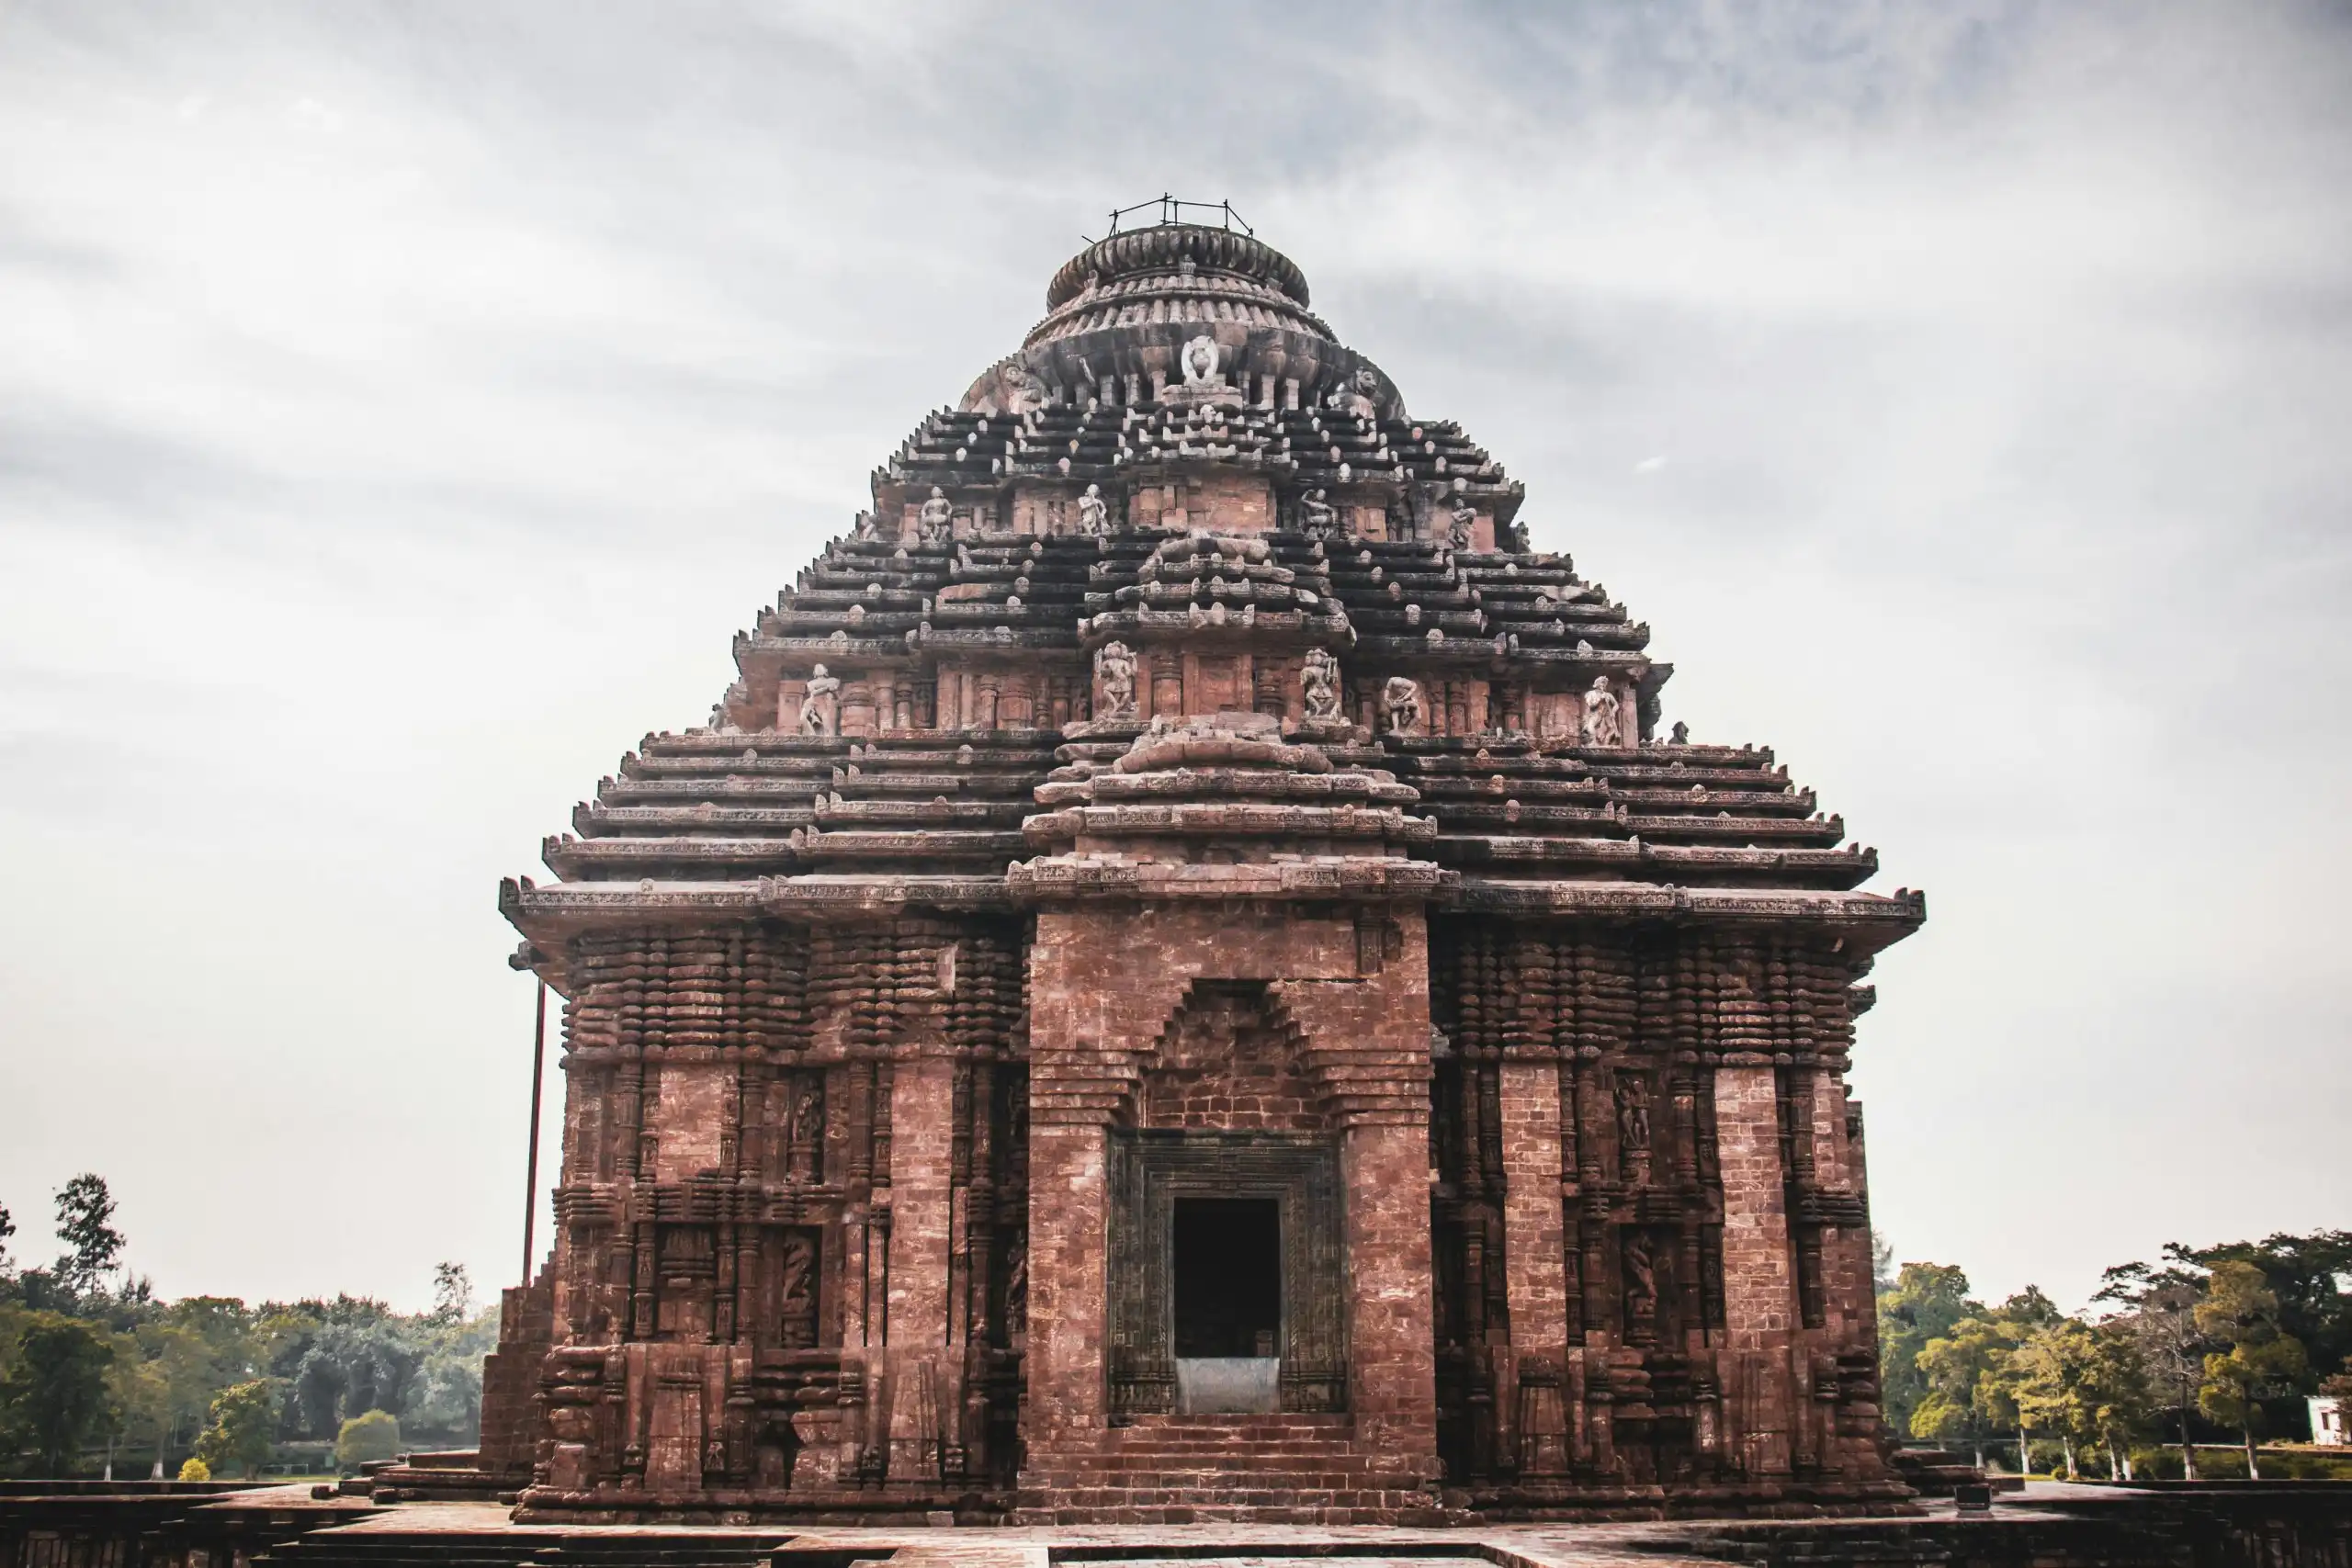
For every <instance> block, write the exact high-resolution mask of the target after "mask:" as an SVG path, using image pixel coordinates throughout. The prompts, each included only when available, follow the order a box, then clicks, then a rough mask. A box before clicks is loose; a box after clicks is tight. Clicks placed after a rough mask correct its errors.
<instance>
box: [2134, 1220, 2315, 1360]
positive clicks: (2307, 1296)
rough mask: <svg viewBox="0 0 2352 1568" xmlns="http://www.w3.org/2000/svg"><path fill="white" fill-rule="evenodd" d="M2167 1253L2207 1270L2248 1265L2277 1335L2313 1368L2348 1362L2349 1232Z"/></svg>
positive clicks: (2281, 1236) (2280, 1237)
mask: <svg viewBox="0 0 2352 1568" xmlns="http://www.w3.org/2000/svg"><path fill="white" fill-rule="evenodd" d="M2171 1250H2172V1251H2173V1252H2174V1253H2175V1254H2176V1256H2177V1257H2179V1258H2184V1259H2187V1260H2189V1261H2193V1262H2196V1263H2198V1264H2201V1265H2203V1266H2204V1267H2205V1268H2208V1269H2212V1268H2217V1267H2219V1266H2220V1265H2222V1264H2223V1263H2247V1264H2252V1265H2253V1266H2254V1267H2255V1268H2256V1269H2259V1270H2260V1271H2261V1273H2262V1278H2263V1280H2264V1282H2265V1283H2267V1285H2268V1286H2269V1287H2270V1291H2271V1293H2272V1295H2273V1296H2274V1297H2275V1298H2276V1301H2277V1307H2276V1316H2277V1321H2278V1330H2279V1332H2280V1333H2282V1334H2284V1335H2285V1336H2287V1337H2289V1338H2290V1339H2293V1340H2294V1341H2296V1342H2297V1343H2298V1344H2300V1345H2301V1346H2302V1347H2303V1349H2304V1351H2305V1352H2306V1353H2307V1354H2308V1356H2309V1357H2310V1359H2311V1361H2312V1364H2313V1365H2314V1366H2321V1367H2333V1366H2337V1365H2340V1364H2341V1363H2342V1362H2344V1361H2345V1360H2346V1359H2347V1358H2352V1292H2346V1290H2345V1289H2344V1288H2343V1283H2342V1282H2343V1281H2344V1280H2346V1277H2352V1231H2314V1232H2312V1234H2311V1235H2285V1234H2283V1233H2282V1234H2278V1235H2269V1236H2266V1237H2264V1238H2263V1239H2262V1240H2261V1241H2258V1242H2256V1241H2233V1242H2227V1243H2224V1244H2222V1246H2219V1247H2203V1248H2200V1249H2199V1250H2197V1251H2195V1252H2191V1251H2189V1250H2188V1249H2187V1248H2185V1247H2175V1248H2172V1249H2171Z"/></svg>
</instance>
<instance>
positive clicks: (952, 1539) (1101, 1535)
mask: <svg viewBox="0 0 2352 1568" xmlns="http://www.w3.org/2000/svg"><path fill="white" fill-rule="evenodd" d="M2105 1492H2106V1489H2105V1488H2103V1487H2093V1486H2069V1485H2065V1484H2064V1483H2047V1482H2034V1483H2029V1485H2028V1486H2027V1488H2026V1491H2025V1492H2024V1493H2023V1494H2022V1495H2020V1494H2017V1493H2010V1494H2007V1495H2005V1496H2004V1497H2003V1499H2002V1501H2001V1503H2000V1504H1999V1505H1998V1509H1999V1512H2000V1513H2001V1514H2002V1515H2004V1516H2008V1517H2018V1516H2021V1515H2023V1516H2030V1515H2032V1514H2035V1513H2038V1512H2040V1510H2039V1509H2037V1508H2035V1506H2034V1505H2035V1503H2037V1502H2040V1501H2055V1500H2057V1499H2058V1498H2060V1497H2064V1496H2067V1495H2084V1494H2089V1495H2099V1494H2103V1493H2105ZM269 1495H283V1497H284V1498H285V1500H286V1501H287V1502H288V1503H293V1502H296V1501H300V1502H301V1503H303V1504H305V1505H307V1506H317V1505H315V1504H312V1503H311V1500H310V1492H309V1489H308V1488H307V1487H284V1488H273V1489H271V1493H270V1494H257V1493H251V1492H248V1493H243V1494H240V1495H238V1497H237V1500H238V1502H239V1503H240V1504H242V1505H243V1506H245V1507H252V1506H254V1504H255V1503H256V1502H263V1501H265V1499H266V1497H267V1496H269ZM224 1501H226V1499H224ZM338 1501H342V1502H348V1503H350V1504H352V1505H353V1506H354V1507H355V1509H364V1508H366V1507H367V1506H368V1505H367V1504H366V1503H365V1502H364V1501H362V1500H361V1499H357V1498H351V1499H339V1500H338ZM1926 1508H1927V1512H1928V1514H1929V1515H1930V1516H1931V1517H1933V1516H1937V1515H1945V1516H1948V1515H1950V1514H1951V1511H1952V1510H1951V1504H1949V1503H1942V1504H1934V1503H1931V1504H1928V1505H1927V1506H1926ZM1693 1522H1694V1521H1677V1522H1675V1523H1672V1524H1657V1523H1641V1524H1607V1525H1479V1526H1471V1527H1467V1528H1464V1529H1401V1528H1396V1527H1388V1526H1374V1525H1350V1526H1310V1525H1237V1524H1200V1525H1103V1526H1092V1527H1076V1526H1058V1527H1044V1526H1037V1527H1022V1526H1003V1527H974V1528H956V1527H939V1528H934V1529H906V1528H886V1529H870V1528H855V1527H851V1526H825V1525H792V1524H785V1525H777V1526H773V1527H768V1528H763V1529H714V1530H712V1531H711V1533H712V1534H713V1535H714V1536H718V1535H757V1536H761V1537H764V1538H770V1539H773V1538H775V1537H776V1536H779V1535H788V1536H790V1537H791V1538H793V1539H794V1540H796V1541H805V1542H807V1543H809V1544H810V1545H820V1544H821V1545H826V1546H872V1547H876V1548H883V1549H888V1550H889V1551H891V1552H892V1553H893V1557H892V1562H893V1568H1053V1565H1054V1563H1055V1560H1056V1558H1057V1555H1058V1553H1057V1550H1056V1549H1057V1548H1067V1547H1076V1546H1097V1547H1104V1546H1107V1547H1122V1548H1128V1549H1131V1550H1132V1551H1133V1552H1134V1555H1132V1556H1129V1555H1126V1554H1125V1552H1122V1553H1121V1554H1120V1555H1119V1556H1118V1557H1117V1558H1116V1559H1115V1560H1114V1562H1115V1568H1206V1565H1204V1563H1203V1562H1202V1559H1203V1558H1204V1556H1205V1557H1213V1559H1214V1562H1215V1565H1216V1568H1299V1564H1300V1561H1301V1559H1302V1558H1306V1557H1310V1556H1313V1555H1316V1553H1315V1551H1314V1549H1315V1548H1317V1547H1319V1546H1328V1545H1333V1544H1339V1543H1345V1544H1346V1545H1347V1546H1349V1547H1350V1548H1351V1549H1352V1550H1351V1551H1348V1552H1347V1554H1346V1557H1345V1560H1344V1561H1345V1564H1346V1568H1464V1558H1465V1557H1467V1558H1471V1559H1473V1560H1474V1561H1478V1560H1483V1561H1484V1562H1488V1563H1493V1564H1495V1565H1497V1568H1629V1565H1630V1564H1633V1563H1636V1562H1638V1563H1644V1564H1651V1565H1654V1568H1675V1565H1677V1564H1691V1563H1695V1562H1697V1560H1695V1559H1691V1558H1687V1557H1682V1556H1679V1555H1678V1554H1676V1553H1674V1552H1672V1551H1657V1550H1656V1549H1655V1548H1653V1549H1652V1550H1648V1551H1635V1550H1634V1544H1635V1542H1636V1541H1638V1540H1645V1539H1647V1540H1656V1539H1657V1537H1659V1536H1661V1535H1663V1534H1667V1533H1668V1532H1679V1531H1683V1530H1687V1529H1691V1525H1692V1523H1693ZM584 1528H593V1529H595V1531H596V1533H598V1534H605V1533H610V1534H615V1535H621V1534H630V1533H646V1534H656V1533H675V1531H676V1530H677V1529H678V1528H679V1527H676V1526H670V1527H653V1526H599V1527H582V1526H578V1525H515V1524H511V1523H509V1522H508V1521H507V1517H506V1510H505V1509H504V1508H503V1507H501V1506H498V1505H496V1504H493V1503H403V1504H401V1505H399V1506H395V1507H391V1508H387V1509H383V1510H380V1511H378V1512H373V1513H368V1514H367V1515H366V1516H365V1517H358V1518H355V1519H354V1520H353V1521H352V1522H351V1523H350V1524H347V1525H338V1526H334V1527H332V1529H333V1530H334V1532H335V1533H343V1532H350V1533H354V1534H366V1533H374V1532H379V1531H399V1532H402V1533H409V1532H418V1531H442V1530H449V1531H507V1532H512V1533H513V1534H515V1535H516V1536H537V1535H544V1536H560V1535H570V1534H579V1533H582V1529H584ZM1220 1547H1222V1548H1229V1549H1230V1551H1214V1550H1213V1549H1216V1548H1220ZM1384 1547H1385V1548H1387V1549H1388V1550H1386V1551H1382V1550H1380V1549H1381V1548H1384ZM1156 1549H1157V1550H1156ZM1092 1555H1093V1554H1091V1553H1090V1554H1089V1556H1090V1557H1091V1556H1092ZM1065 1561H1066V1560H1065Z"/></svg>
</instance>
